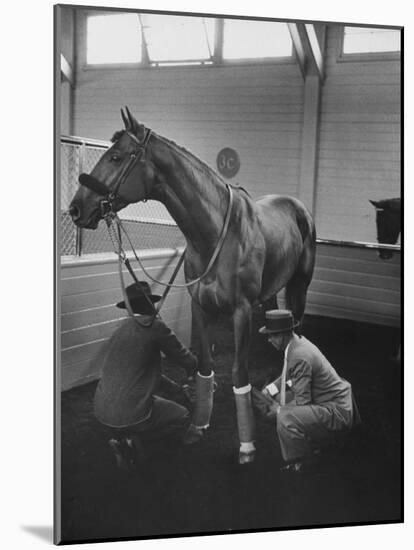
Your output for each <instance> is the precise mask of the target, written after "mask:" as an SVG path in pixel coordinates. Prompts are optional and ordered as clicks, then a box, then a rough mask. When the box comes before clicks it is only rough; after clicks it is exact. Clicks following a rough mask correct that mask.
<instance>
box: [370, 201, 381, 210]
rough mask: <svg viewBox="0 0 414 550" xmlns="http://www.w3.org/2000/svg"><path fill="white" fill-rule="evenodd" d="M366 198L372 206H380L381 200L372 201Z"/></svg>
mask: <svg viewBox="0 0 414 550" xmlns="http://www.w3.org/2000/svg"><path fill="white" fill-rule="evenodd" d="M368 200H369V202H370V203H371V204H372V205H373V206H374V208H382V204H381V201H372V200H370V199H368Z"/></svg>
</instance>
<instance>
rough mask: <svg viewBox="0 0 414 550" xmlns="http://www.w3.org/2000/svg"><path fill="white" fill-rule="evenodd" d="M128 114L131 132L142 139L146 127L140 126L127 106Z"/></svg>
mask: <svg viewBox="0 0 414 550" xmlns="http://www.w3.org/2000/svg"><path fill="white" fill-rule="evenodd" d="M125 110H126V113H127V115H128V124H129V128H127V129H128V130H130V131H131V132H132V133H133V134H134V135H135V136H137V138H138V139H141V137H143V134H144V126H143V125H142V124H139V122H138V121H137V119H136V118H135V117H134V116H133V115H132V114H131V111H130V110H129V109H128V107H127V106H125Z"/></svg>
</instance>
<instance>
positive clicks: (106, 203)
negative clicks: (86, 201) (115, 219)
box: [79, 128, 152, 219]
mask: <svg viewBox="0 0 414 550" xmlns="http://www.w3.org/2000/svg"><path fill="white" fill-rule="evenodd" d="M125 133H126V134H127V135H128V136H129V137H130V138H131V139H132V141H133V142H134V143H135V145H136V148H135V149H134V150H133V151H131V153H130V154H129V159H128V162H127V163H126V164H125V166H124V167H123V169H122V171H121V173H120V174H119V176H118V179H117V180H116V182H115V185H113V187H112V189H108V187H106V185H104V184H103V183H102V182H100V181H99V180H97V179H96V178H94V177H93V176H91V175H89V174H81V175H80V176H79V183H80V184H81V185H83V186H84V187H86V188H87V189H90V190H91V191H93V192H94V193H96V194H97V195H100V196H101V197H102V198H101V201H100V205H99V207H100V211H101V216H102V218H104V219H105V218H106V217H107V216H108V215H111V214H114V213H115V211H114V202H115V200H116V199H121V200H122V196H120V195H119V188H120V187H121V185H122V184H123V183H124V182H125V180H126V179H127V177H128V176H129V174H130V173H131V171H132V169H133V168H134V167H135V165H136V163H137V162H145V160H146V149H147V145H148V142H149V140H150V137H151V133H152V132H151V130H150V129H149V128H148V129H147V130H146V131H145V136H144V139H143V140H142V141H140V140H139V139H138V138H137V137H136V136H135V135H134V134H133V133H132V132H130V131H129V130H125ZM147 199H148V193H147V189H145V197H144V199H143V202H146V201H147Z"/></svg>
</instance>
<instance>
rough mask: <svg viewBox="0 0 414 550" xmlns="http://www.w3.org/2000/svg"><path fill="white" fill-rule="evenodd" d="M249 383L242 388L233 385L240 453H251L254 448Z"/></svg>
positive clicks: (253, 426)
mask: <svg viewBox="0 0 414 550" xmlns="http://www.w3.org/2000/svg"><path fill="white" fill-rule="evenodd" d="M251 389H252V387H251V385H250V384H247V386H243V387H242V388H235V387H233V392H234V398H235V401H236V411H237V425H238V428H239V439H240V451H241V452H242V453H251V452H253V451H254V450H255V446H254V428H255V425H254V416H253V408H252V400H251Z"/></svg>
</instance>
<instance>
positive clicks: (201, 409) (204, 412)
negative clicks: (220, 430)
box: [191, 371, 214, 429]
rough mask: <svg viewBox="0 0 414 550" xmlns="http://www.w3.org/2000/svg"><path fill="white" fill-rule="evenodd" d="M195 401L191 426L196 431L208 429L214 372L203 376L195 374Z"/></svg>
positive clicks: (211, 407) (211, 406) (211, 408)
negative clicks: (196, 429)
mask: <svg viewBox="0 0 414 550" xmlns="http://www.w3.org/2000/svg"><path fill="white" fill-rule="evenodd" d="M195 391H196V400H195V407H194V412H193V419H192V422H191V423H192V425H193V426H194V427H195V428H198V429H205V428H208V427H209V425H210V417H211V412H212V410H213V391H214V372H213V371H212V372H211V374H209V375H208V376H203V375H202V374H200V373H199V372H198V373H197V374H196V384H195Z"/></svg>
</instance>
